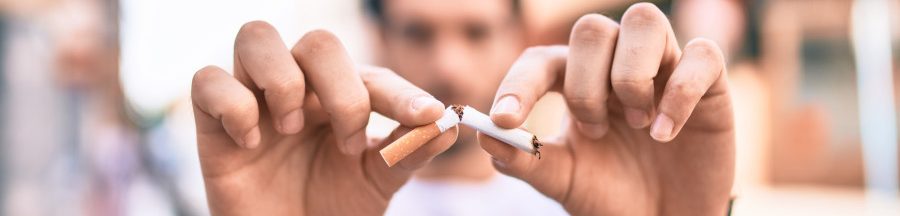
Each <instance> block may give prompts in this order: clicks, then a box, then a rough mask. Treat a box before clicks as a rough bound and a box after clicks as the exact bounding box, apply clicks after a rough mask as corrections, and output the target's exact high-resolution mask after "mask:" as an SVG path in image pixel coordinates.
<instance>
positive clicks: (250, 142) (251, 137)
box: [241, 127, 261, 149]
mask: <svg viewBox="0 0 900 216" xmlns="http://www.w3.org/2000/svg"><path fill="white" fill-rule="evenodd" d="M260 137H261V136H260V134H259V127H253V129H250V131H249V132H247V134H244V137H243V138H242V139H241V141H242V143H243V145H244V148H248V149H252V148H256V146H259V142H260Z"/></svg>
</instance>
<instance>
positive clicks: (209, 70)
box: [191, 65, 225, 95]
mask: <svg viewBox="0 0 900 216" xmlns="http://www.w3.org/2000/svg"><path fill="white" fill-rule="evenodd" d="M222 73H225V71H223V70H222V69H221V68H219V67H216V66H213V65H209V66H206V67H203V68H201V69H200V70H198V71H197V73H194V77H193V79H192V81H191V91H192V92H193V94H192V95H198V94H199V93H202V92H203V89H204V87H206V86H207V85H208V83H209V82H210V81H212V80H213V79H214V77H215V76H218V75H221V74H222Z"/></svg>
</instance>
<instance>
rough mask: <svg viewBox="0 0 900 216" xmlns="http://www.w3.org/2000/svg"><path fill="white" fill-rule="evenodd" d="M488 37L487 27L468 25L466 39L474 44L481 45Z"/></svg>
mask: <svg viewBox="0 0 900 216" xmlns="http://www.w3.org/2000/svg"><path fill="white" fill-rule="evenodd" d="M487 37H488V28H487V26H484V25H480V24H470V25H466V39H468V40H469V42H472V43H481V42H482V41H484V40H485V39H486V38H487Z"/></svg>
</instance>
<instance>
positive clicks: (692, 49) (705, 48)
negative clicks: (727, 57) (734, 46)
mask: <svg viewBox="0 0 900 216" xmlns="http://www.w3.org/2000/svg"><path fill="white" fill-rule="evenodd" d="M684 50H685V52H689V53H694V54H695V55H698V56H699V57H701V58H704V59H710V60H713V61H715V62H717V63H719V62H722V61H723V58H724V57H723V56H722V49H720V48H719V45H718V44H717V43H716V42H715V41H712V40H710V39H706V38H696V39H693V40H691V41H690V42H688V43H687V45H685V47H684Z"/></svg>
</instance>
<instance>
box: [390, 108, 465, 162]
mask: <svg viewBox="0 0 900 216" xmlns="http://www.w3.org/2000/svg"><path fill="white" fill-rule="evenodd" d="M459 120H460V115H458V114H457V113H456V111H454V110H453V109H451V108H447V109H446V110H444V115H443V116H441V118H440V119H438V120H437V121H436V122H434V123H431V124H427V125H423V126H419V127H416V128H414V129H413V130H411V131H409V133H406V134H404V135H403V136H401V137H400V138H399V139H397V140H395V141H394V142H392V143H391V144H388V145H387V146H386V147H384V148H383V149H381V151H378V152H379V153H381V158H383V159H384V162H385V163H387V165H388V167H393V166H394V165H395V164H397V163H399V162H400V161H401V160H403V158H406V157H407V156H409V155H410V154H412V153H413V152H415V151H416V150H417V149H419V148H420V147H422V146H423V145H425V143H428V141H431V139H434V138H435V137H437V136H438V135H441V133H443V132H444V131H447V130H448V129H450V128H453V126H456V124H459Z"/></svg>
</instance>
